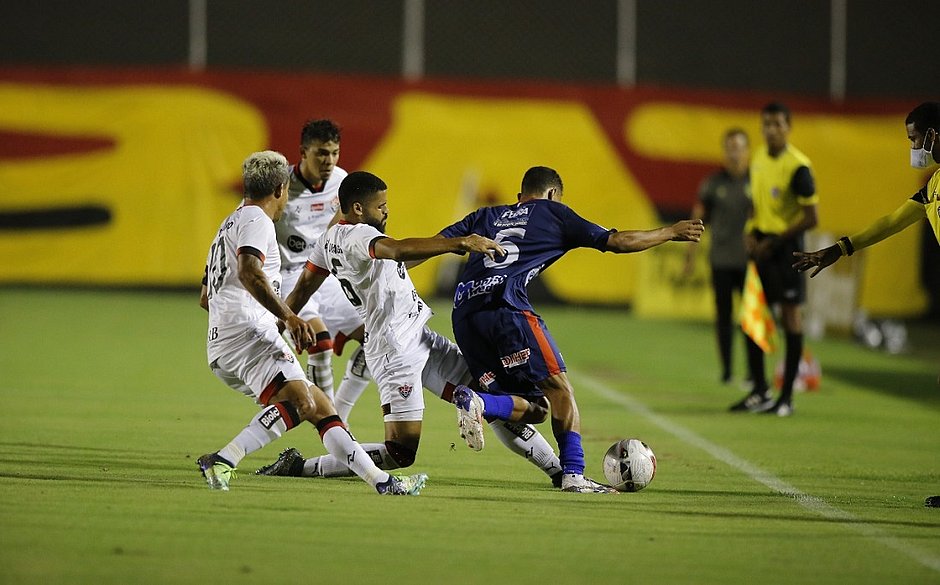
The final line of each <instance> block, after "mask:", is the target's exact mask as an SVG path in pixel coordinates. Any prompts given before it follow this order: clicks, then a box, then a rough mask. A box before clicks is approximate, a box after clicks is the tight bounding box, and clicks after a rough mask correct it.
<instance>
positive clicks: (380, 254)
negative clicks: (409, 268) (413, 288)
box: [373, 234, 506, 262]
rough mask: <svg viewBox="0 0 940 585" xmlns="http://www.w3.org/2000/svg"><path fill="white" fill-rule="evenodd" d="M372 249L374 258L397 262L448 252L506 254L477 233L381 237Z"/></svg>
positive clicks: (495, 244) (425, 258)
mask: <svg viewBox="0 0 940 585" xmlns="http://www.w3.org/2000/svg"><path fill="white" fill-rule="evenodd" d="M373 251H374V253H375V257H376V258H382V259H385V260H395V261H397V262H410V261H415V260H427V259H428V258H431V257H434V256H440V255H441V254H448V253H454V254H464V253H466V252H477V253H480V254H486V255H487V256H489V257H490V258H491V259H494V258H495V257H496V256H497V255H499V256H504V255H505V254H506V251H505V250H503V247H502V246H500V245H499V244H497V243H496V242H494V241H493V240H491V239H489V238H484V237H483V236H480V235H477V234H470V235H469V236H461V237H459V238H444V237H440V236H439V235H438V236H432V237H430V238H405V239H403V240H395V239H393V238H382V239H381V240H378V241H377V242H376V243H375V247H374V249H373Z"/></svg>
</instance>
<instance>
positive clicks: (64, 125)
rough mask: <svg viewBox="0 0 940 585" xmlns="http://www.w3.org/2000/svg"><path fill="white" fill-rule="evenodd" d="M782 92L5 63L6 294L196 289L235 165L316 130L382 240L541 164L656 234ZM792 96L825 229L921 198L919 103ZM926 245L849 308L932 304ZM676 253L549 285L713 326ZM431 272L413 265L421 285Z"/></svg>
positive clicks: (581, 207) (424, 229) (576, 258)
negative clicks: (34, 67) (65, 288)
mask: <svg viewBox="0 0 940 585" xmlns="http://www.w3.org/2000/svg"><path fill="white" fill-rule="evenodd" d="M774 97H776V96H755V95H744V94H716V93H704V92H692V91H679V90H671V91H665V90H650V89H647V90H634V91H627V90H621V89H616V88H612V87H599V86H560V85H537V84H510V83H503V84H498V83H488V84H485V83H458V82H447V83H444V82H421V83H408V82H404V81H399V80H389V79H373V78H349V77H342V76H313V75H287V74H260V73H251V74H249V73H206V74H190V73H187V72H183V71H175V70H157V71H139V70H137V71H121V70H119V71H101V70H94V71H84V70H74V69H67V70H42V71H31V70H18V69H0V255H2V257H3V262H2V263H0V283H50V284H55V283H70V284H72V283H78V284H102V285H113V284H119V285H148V286H149V285H154V286H186V285H190V284H191V285H193V286H195V285H197V284H198V282H199V281H200V279H201V276H202V270H203V264H204V262H205V254H206V249H207V246H208V243H209V240H210V238H211V237H212V234H213V233H214V231H215V229H216V228H217V227H218V222H219V221H220V220H221V218H222V217H224V216H225V215H226V214H227V213H228V211H229V210H230V209H231V208H232V207H234V206H235V205H236V204H237V202H238V200H239V189H240V184H239V183H240V168H241V162H242V160H243V159H244V158H245V156H247V155H248V154H249V153H251V152H253V151H256V150H261V149H265V148H274V149H276V150H280V151H281V152H284V153H285V154H286V155H287V156H288V158H289V159H291V160H292V161H295V160H296V159H297V157H298V149H299V144H298V142H299V133H300V128H301V126H302V125H303V123H304V121H306V120H307V119H310V118H320V117H329V118H332V119H333V120H335V121H336V122H337V123H339V124H340V125H341V126H342V127H343V130H344V134H343V141H342V154H341V159H340V166H343V167H344V168H346V169H347V170H354V169H360V168H361V169H368V170H370V171H372V172H374V173H376V174H377V175H379V176H380V177H382V178H383V179H385V181H386V182H387V183H388V184H389V188H390V190H389V197H390V209H391V215H390V219H389V228H388V230H389V234H390V235H392V236H399V237H404V236H420V235H433V234H435V233H436V232H437V231H438V230H439V229H440V228H442V227H444V226H446V225H448V224H449V223H451V222H453V221H456V220H457V219H459V218H460V217H462V216H463V215H464V214H465V213H467V212H468V211H470V210H471V209H473V208H475V207H477V206H480V205H485V204H490V203H508V202H512V201H514V200H515V196H516V193H517V192H518V190H519V183H520V180H521V177H522V174H523V173H524V172H525V170H526V169H527V168H529V167H530V166H534V165H545V166H551V167H554V168H555V169H557V170H558V171H559V173H560V174H561V176H562V178H563V179H564V181H565V193H566V197H565V202H566V203H567V204H568V205H571V206H572V207H573V208H574V209H575V210H577V211H578V212H579V213H580V214H581V215H583V216H584V217H586V218H588V219H591V220H593V221H595V222H597V223H600V224H602V225H605V226H607V227H615V228H618V229H649V228H652V227H656V226H658V225H659V224H660V219H659V217H660V213H661V212H662V213H667V214H670V215H678V214H684V213H687V212H688V210H689V209H691V207H692V203H693V202H694V198H695V192H696V188H697V185H698V183H699V181H700V180H701V179H702V177H703V176H704V175H705V174H707V173H708V172H710V171H711V170H713V169H714V168H716V167H717V165H718V163H719V160H720V148H719V145H720V137H721V134H722V133H723V132H724V130H726V129H727V128H728V127H730V126H741V127H743V128H745V129H746V130H747V131H748V132H749V133H750V135H751V138H752V142H753V143H754V145H755V147H756V146H757V145H758V144H759V143H760V133H759V126H758V123H759V116H758V111H759V109H760V107H761V106H762V105H763V104H764V103H765V102H766V101H769V100H770V99H773V98H774ZM788 104H789V105H790V106H791V108H792V109H793V110H794V112H795V114H794V123H793V133H792V135H791V139H792V141H793V142H794V144H796V145H798V146H799V147H800V149H801V150H802V151H803V152H805V153H806V154H807V155H808V156H809V157H810V158H811V159H812V161H813V164H814V170H815V173H816V177H817V183H818V191H819V194H820V205H819V211H820V226H819V229H821V230H823V231H827V232H832V233H835V234H837V235H841V234H845V233H851V232H853V231H855V230H858V229H860V228H862V227H864V226H865V225H867V224H868V223H869V222H871V221H872V220H873V219H875V218H876V217H878V216H880V215H883V214H885V213H888V212H890V211H892V210H893V209H895V208H896V207H897V206H898V205H900V203H901V202H902V201H903V200H904V199H905V198H907V197H909V196H910V195H911V194H912V193H913V192H914V191H916V190H917V189H918V188H919V187H920V186H921V183H922V179H923V177H922V176H920V175H919V174H918V173H917V172H916V171H914V170H912V169H910V168H909V166H908V164H907V162H908V159H907V149H908V144H907V140H906V134H905V130H904V124H903V121H904V116H905V114H906V113H907V111H908V110H909V109H910V108H911V107H912V106H913V105H915V104H898V103H893V104H867V103H866V104H851V105H848V106H839V107H837V106H833V105H831V104H829V103H828V102H823V101H808V100H791V101H788ZM919 238H920V232H919V229H910V230H907V231H906V232H904V233H902V234H899V235H898V236H896V237H894V238H892V239H890V240H888V241H886V242H884V243H882V244H879V245H878V246H875V247H873V248H871V249H870V250H866V251H865V254H866V258H865V262H866V266H867V268H866V269H865V270H864V272H863V276H862V282H861V287H860V290H861V298H860V299H859V301H860V303H861V305H862V306H863V307H865V308H866V309H868V310H869V312H871V313H873V314H883V315H894V316H909V315H916V314H918V313H920V312H922V311H923V310H924V308H925V307H926V302H927V301H926V295H925V293H924V291H923V290H922V287H921V284H920V277H919V276H920V275H919V270H920V262H919ZM680 246H681V245H680V244H667V245H665V246H662V247H660V248H657V249H656V250H654V251H650V252H647V253H643V254H635V255H629V256H626V257H623V256H621V257H615V256H614V255H613V254H598V253H597V252H594V251H586V250H585V251H576V252H573V253H571V254H569V255H568V256H566V257H565V258H564V259H563V260H562V261H560V262H559V265H558V266H556V267H554V268H552V269H551V270H549V271H547V272H546V273H545V274H544V275H543V276H542V277H541V278H542V279H543V280H544V281H545V283H546V286H547V287H548V288H549V289H550V290H551V291H552V292H553V293H554V294H555V295H557V296H558V297H560V298H562V299H564V300H568V301H572V302H594V303H628V302H629V303H633V304H634V306H635V307H637V309H638V310H639V311H641V312H644V313H647V314H661V313H668V312H669V311H672V310H675V309H677V308H678V309H680V310H679V314H688V315H695V314H701V313H702V312H703V311H705V312H707V311H709V310H710V306H709V301H708V298H707V294H706V293H707V286H705V284H704V282H705V281H704V279H699V280H698V281H694V280H693V281H689V280H686V281H684V284H683V282H681V279H680V278H678V277H677V276H676V274H678V272H679V271H680V270H681V260H680V257H679V254H680V252H681V251H680V249H679V247H680ZM673 248H674V249H673ZM704 256H705V255H704V254H700V255H699V257H704ZM899 259H900V260H899ZM440 267H441V260H440V259H438V260H436V261H432V262H428V263H427V264H426V265H423V266H422V267H420V268H418V269H416V270H414V271H413V275H412V276H413V278H414V280H415V282H416V284H417V285H418V287H419V288H420V289H421V290H422V291H423V292H428V291H429V290H430V289H433V287H434V285H435V281H436V279H437V278H438V269H439V268H440ZM690 283H691V284H690ZM683 287H684V288H683Z"/></svg>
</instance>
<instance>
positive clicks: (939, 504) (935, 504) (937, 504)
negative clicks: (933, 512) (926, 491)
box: [924, 496, 940, 508]
mask: <svg viewBox="0 0 940 585" xmlns="http://www.w3.org/2000/svg"><path fill="white" fill-rule="evenodd" d="M924 506H925V507H927V508H940V496H929V497H928V498H927V499H926V500H924Z"/></svg>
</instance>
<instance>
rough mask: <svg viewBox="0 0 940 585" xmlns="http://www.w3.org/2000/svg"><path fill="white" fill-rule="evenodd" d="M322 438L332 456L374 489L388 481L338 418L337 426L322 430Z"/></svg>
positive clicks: (385, 474)
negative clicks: (376, 485)
mask: <svg viewBox="0 0 940 585" xmlns="http://www.w3.org/2000/svg"><path fill="white" fill-rule="evenodd" d="M320 438H321V439H322V440H323V446H324V447H326V450H327V451H329V452H330V455H332V456H333V457H335V458H336V459H338V460H339V461H343V462H345V464H346V466H347V467H349V469H350V470H351V471H352V472H353V473H355V474H356V475H358V476H359V477H361V478H362V480H363V481H365V482H366V483H368V484H369V485H371V486H372V487H375V484H377V483H380V482H385V481H388V478H389V474H387V473H386V472H384V471H382V470H381V469H379V468H378V467H376V466H375V463H374V462H373V461H372V458H370V457H369V456H368V455H367V454H366V452H365V451H364V450H363V449H362V446H361V445H360V444H359V443H357V442H356V441H354V440H353V438H352V435H350V434H349V431H347V430H346V427H344V426H343V423H342V421H340V420H339V419H338V418H337V419H336V421H335V424H332V423H331V424H329V425H327V426H325V427H324V428H322V429H320Z"/></svg>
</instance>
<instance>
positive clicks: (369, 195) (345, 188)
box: [339, 171, 388, 234]
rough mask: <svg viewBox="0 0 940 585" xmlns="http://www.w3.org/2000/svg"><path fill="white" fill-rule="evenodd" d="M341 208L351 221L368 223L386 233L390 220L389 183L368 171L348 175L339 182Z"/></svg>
mask: <svg viewBox="0 0 940 585" xmlns="http://www.w3.org/2000/svg"><path fill="white" fill-rule="evenodd" d="M339 208H340V211H342V212H343V215H345V216H346V220H347V221H349V222H351V223H367V224H369V225H371V226H372V227H374V228H375V229H377V230H379V231H380V232H382V233H383V234H384V233H385V224H386V222H387V221H388V185H386V184H385V181H383V180H382V179H380V178H378V177H376V176H375V175H373V174H372V173H368V172H366V171H355V172H352V173H349V174H348V175H346V178H345V179H343V182H342V183H340V184H339Z"/></svg>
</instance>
